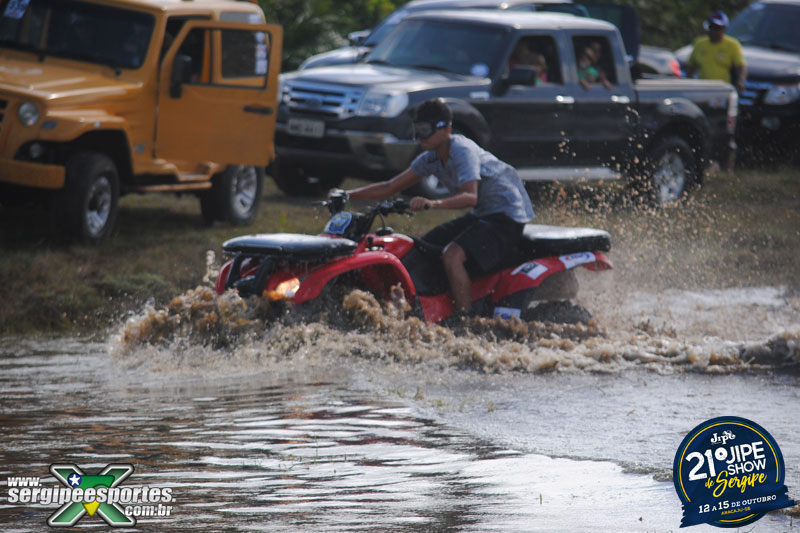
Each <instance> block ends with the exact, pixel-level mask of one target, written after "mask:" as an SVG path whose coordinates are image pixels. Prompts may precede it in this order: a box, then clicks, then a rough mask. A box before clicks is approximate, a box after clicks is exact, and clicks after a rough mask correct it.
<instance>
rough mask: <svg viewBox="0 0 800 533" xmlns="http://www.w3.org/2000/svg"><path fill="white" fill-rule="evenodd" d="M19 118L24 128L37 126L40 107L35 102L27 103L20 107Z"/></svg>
mask: <svg viewBox="0 0 800 533" xmlns="http://www.w3.org/2000/svg"><path fill="white" fill-rule="evenodd" d="M17 117H19V121H20V122H22V125H23V126H27V127H30V126H35V125H36V123H37V122H39V107H37V105H36V104H34V103H33V102H25V103H23V104H22V105H21V106H19V109H18V110H17Z"/></svg>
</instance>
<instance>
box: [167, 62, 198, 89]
mask: <svg viewBox="0 0 800 533" xmlns="http://www.w3.org/2000/svg"><path fill="white" fill-rule="evenodd" d="M190 81H192V58H191V57H189V56H187V55H185V54H177V55H176V56H175V60H174V61H173V63H172V75H171V76H170V80H169V95H170V96H171V97H173V98H180V97H181V94H182V90H181V87H182V86H183V84H184V83H189V82H190Z"/></svg>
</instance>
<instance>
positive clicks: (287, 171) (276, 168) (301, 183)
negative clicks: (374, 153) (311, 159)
mask: <svg viewBox="0 0 800 533" xmlns="http://www.w3.org/2000/svg"><path fill="white" fill-rule="evenodd" d="M271 168H272V179H273V180H275V184H276V185H277V186H278V188H279V189H280V190H281V191H283V192H284V193H285V194H288V195H289V196H323V195H325V194H326V193H327V192H328V191H329V190H330V189H333V188H335V187H338V186H339V185H341V184H342V181H344V177H343V176H341V175H339V174H336V173H333V172H325V173H322V174H312V173H310V172H308V171H306V169H304V168H302V167H300V166H299V165H298V164H297V163H295V162H294V161H290V160H281V159H276V160H275V161H274V162H273V163H272V167H271Z"/></svg>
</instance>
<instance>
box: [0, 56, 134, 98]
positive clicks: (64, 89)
mask: <svg viewBox="0 0 800 533" xmlns="http://www.w3.org/2000/svg"><path fill="white" fill-rule="evenodd" d="M0 58H2V61H0V90H3V91H9V92H13V93H17V94H24V95H30V96H32V97H37V98H40V99H46V100H53V99H62V98H69V97H71V96H83V97H86V96H87V95H90V96H91V99H92V100H94V99H96V98H97V97H98V96H101V95H104V94H109V95H123V94H125V93H126V92H127V91H129V90H132V89H134V88H135V87H136V85H135V84H132V83H129V82H124V81H119V80H115V79H111V78H110V77H108V76H104V75H103V74H102V73H100V72H92V71H90V70H81V69H77V68H70V67H66V66H61V65H53V64H48V62H47V60H45V61H44V62H42V63H40V62H38V61H36V62H34V61H25V60H20V59H15V58H9V57H7V56H6V57H3V56H0ZM105 68H106V67H98V69H105ZM109 71H110V69H109Z"/></svg>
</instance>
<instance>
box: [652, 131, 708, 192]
mask: <svg viewBox="0 0 800 533" xmlns="http://www.w3.org/2000/svg"><path fill="white" fill-rule="evenodd" d="M696 172H697V171H696V162H695V159H694V155H693V154H692V149H691V148H690V147H689V144H688V143H687V142H686V141H684V140H683V139H681V138H680V137H666V138H664V139H662V140H661V141H659V142H658V143H656V145H655V146H654V147H653V148H652V149H651V150H650V152H649V154H648V157H647V167H646V172H645V173H646V177H647V179H646V182H645V183H644V189H645V190H644V192H645V194H646V197H647V198H648V200H649V201H650V203H651V204H653V205H657V206H661V205H665V204H668V203H671V202H674V201H676V200H678V199H680V198H681V197H682V196H683V195H684V194H685V193H686V191H688V190H689V189H690V188H691V187H692V185H694V183H695V179H696Z"/></svg>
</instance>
